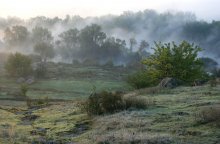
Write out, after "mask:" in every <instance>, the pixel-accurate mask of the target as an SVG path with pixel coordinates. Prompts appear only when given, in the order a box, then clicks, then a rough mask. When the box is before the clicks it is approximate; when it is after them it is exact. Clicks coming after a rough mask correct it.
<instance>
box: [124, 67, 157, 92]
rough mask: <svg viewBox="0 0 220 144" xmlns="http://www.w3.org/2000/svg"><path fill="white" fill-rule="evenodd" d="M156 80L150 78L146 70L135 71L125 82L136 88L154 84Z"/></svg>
mask: <svg viewBox="0 0 220 144" xmlns="http://www.w3.org/2000/svg"><path fill="white" fill-rule="evenodd" d="M158 82H159V81H158V80H157V79H152V77H150V75H148V72H147V71H139V72H136V73H134V74H132V75H130V76H128V78H127V83H128V84H129V85H131V86H132V87H134V88H136V89H141V88H145V87H150V86H154V85H156V84H157V83H158Z"/></svg>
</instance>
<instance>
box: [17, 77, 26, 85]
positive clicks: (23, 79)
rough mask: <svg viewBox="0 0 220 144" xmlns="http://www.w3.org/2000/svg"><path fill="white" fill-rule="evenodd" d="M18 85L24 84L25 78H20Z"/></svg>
mask: <svg viewBox="0 0 220 144" xmlns="http://www.w3.org/2000/svg"><path fill="white" fill-rule="evenodd" d="M16 82H17V83H19V84H20V83H23V82H25V78H23V77H20V78H18V79H17V81H16Z"/></svg>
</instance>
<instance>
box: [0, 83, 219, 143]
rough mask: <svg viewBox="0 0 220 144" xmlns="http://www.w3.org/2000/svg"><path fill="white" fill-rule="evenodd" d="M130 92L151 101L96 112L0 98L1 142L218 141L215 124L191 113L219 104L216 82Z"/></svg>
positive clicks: (69, 104) (71, 105) (60, 104)
mask: <svg viewBox="0 0 220 144" xmlns="http://www.w3.org/2000/svg"><path fill="white" fill-rule="evenodd" d="M132 94H133V93H132ZM133 96H134V95H133ZM135 96H140V97H143V98H146V99H149V98H150V99H153V100H154V101H155V104H154V105H153V106H151V107H149V108H147V109H144V110H136V109H130V110H127V111H122V112H118V113H115V114H111V115H110V114H109V115H102V116H95V117H88V116H87V115H86V114H85V113H83V112H81V111H80V109H79V108H78V106H77V103H76V102H53V103H52V102H51V103H50V104H49V105H48V106H45V107H38V108H33V109H27V107H26V106H25V103H22V102H20V104H14V106H9V105H4V104H2V105H1V107H0V113H1V117H0V130H1V131H0V143H43V142H48V143H49V142H54V143H71V142H72V143H88V144H90V143H112V144H113V143H155V144H164V143H165V144H170V143H174V144H176V143H180V144H189V143H191V144H198V143H199V144H218V143H219V141H220V127H219V126H217V125H216V123H214V122H208V123H198V122H197V120H196V119H197V118H198V117H197V114H198V113H199V112H200V111H201V110H202V109H205V108H208V107H219V108H220V86H217V87H214V88H211V87H210V86H208V85H205V86H200V87H178V88H176V89H171V90H163V91H162V92H158V93H156V94H151V93H149V91H141V92H140V93H136V94H135Z"/></svg>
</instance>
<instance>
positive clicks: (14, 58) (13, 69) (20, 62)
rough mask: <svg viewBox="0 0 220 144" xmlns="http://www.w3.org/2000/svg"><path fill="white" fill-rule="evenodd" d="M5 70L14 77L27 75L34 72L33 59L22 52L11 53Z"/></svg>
mask: <svg viewBox="0 0 220 144" xmlns="http://www.w3.org/2000/svg"><path fill="white" fill-rule="evenodd" d="M5 70H6V71H7V73H8V74H9V75H10V76H12V77H27V76H28V75H30V74H31V73H32V67H31V59H30V58H29V57H28V56H26V55H23V54H20V53H15V54H10V55H9V57H8V60H7V61H6V63H5Z"/></svg>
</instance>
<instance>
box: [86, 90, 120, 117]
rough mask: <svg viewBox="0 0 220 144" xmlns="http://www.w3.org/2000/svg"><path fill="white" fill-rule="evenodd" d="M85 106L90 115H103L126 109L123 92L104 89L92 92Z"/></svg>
mask: <svg viewBox="0 0 220 144" xmlns="http://www.w3.org/2000/svg"><path fill="white" fill-rule="evenodd" d="M83 107H84V110H85V111H86V112H87V113H88V114H89V115H92V114H93V115H101V114H104V113H114V112H116V111H119V110H122V109H124V102H123V99H122V95H121V94H118V93H111V92H107V91H102V92H101V93H93V94H91V95H90V96H89V98H88V100H87V101H86V103H85V104H83Z"/></svg>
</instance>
